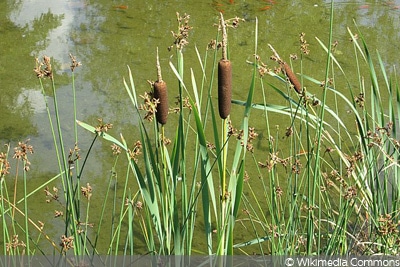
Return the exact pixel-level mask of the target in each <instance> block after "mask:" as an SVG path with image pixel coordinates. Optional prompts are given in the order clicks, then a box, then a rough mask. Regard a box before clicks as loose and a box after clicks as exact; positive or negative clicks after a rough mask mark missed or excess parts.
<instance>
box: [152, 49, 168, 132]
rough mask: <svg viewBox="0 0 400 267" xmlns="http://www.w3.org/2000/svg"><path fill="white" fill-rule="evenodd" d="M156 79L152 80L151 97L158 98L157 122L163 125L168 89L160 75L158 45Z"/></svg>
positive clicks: (166, 109)
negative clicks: (152, 92) (152, 89)
mask: <svg viewBox="0 0 400 267" xmlns="http://www.w3.org/2000/svg"><path fill="white" fill-rule="evenodd" d="M156 67H157V81H156V82H154V86H153V87H154V95H153V98H155V99H158V101H159V103H158V104H157V110H156V119H157V122H158V123H160V124H162V125H164V124H166V123H167V119H168V90H167V84H166V83H165V82H164V81H163V79H162V76H161V67H160V60H159V57H158V47H157V65H156Z"/></svg>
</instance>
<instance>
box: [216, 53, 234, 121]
mask: <svg viewBox="0 0 400 267" xmlns="http://www.w3.org/2000/svg"><path fill="white" fill-rule="evenodd" d="M231 98H232V66H231V62H230V61H229V60H227V59H221V60H220V61H219V62H218V108H219V116H220V117H221V118H222V119H226V118H227V117H228V116H229V113H230V112H231Z"/></svg>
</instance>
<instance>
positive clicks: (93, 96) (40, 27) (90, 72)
mask: <svg viewBox="0 0 400 267" xmlns="http://www.w3.org/2000/svg"><path fill="white" fill-rule="evenodd" d="M287 2H288V3H287ZM328 2H329V1H317V0H315V1H278V0H277V1H265V0H251V1H245V0H235V1H233V0H231V1H228V0H208V1H153V0H151V1H132V0H130V1H129V0H127V1H125V2H122V1H106V0H99V1H90V0H69V1H62V0H53V1H46V0H19V1H15V0H4V1H1V2H0V37H1V38H0V39H1V41H0V44H1V46H0V94H1V98H0V140H1V143H2V144H6V143H8V142H10V146H11V148H13V147H14V146H15V145H16V144H17V142H18V141H19V140H25V139H28V138H30V144H32V145H33V146H34V149H35V153H34V154H33V155H31V156H30V160H31V162H32V166H31V171H30V172H29V177H30V186H31V188H32V189H34V188H36V187H37V186H38V185H40V184H42V183H43V182H44V181H46V180H48V179H49V178H51V177H53V176H54V175H55V174H56V173H57V162H56V159H55V155H54V148H53V143H52V136H51V132H50V130H49V129H50V128H49V122H48V119H47V114H46V112H45V104H44V101H43V96H42V94H41V92H40V86H39V83H38V80H37V78H36V76H35V74H34V72H33V71H32V70H33V68H34V66H35V61H34V58H35V57H42V56H43V55H48V56H51V57H52V58H53V65H54V69H55V71H56V76H55V81H56V86H57V94H58V98H59V100H61V101H60V106H59V108H60V110H61V115H62V122H63V127H64V128H63V129H62V130H63V133H64V138H65V142H66V146H67V148H68V149H69V148H73V144H74V141H73V114H72V88H71V79H70V77H71V73H70V71H69V64H70V60H69V53H72V54H73V55H74V56H76V58H77V59H78V61H80V62H82V64H83V65H82V66H81V67H79V68H78V69H77V70H76V73H75V81H76V88H77V100H78V101H77V105H78V110H77V111H78V119H80V120H82V121H85V122H88V123H91V124H96V123H97V118H103V120H104V121H105V122H111V123H113V124H114V129H113V130H112V132H111V133H112V134H114V135H116V134H118V133H120V132H122V133H124V135H125V136H128V138H129V137H131V136H134V135H135V132H134V131H135V127H132V126H135V123H136V122H137V121H136V119H135V118H134V117H133V116H132V115H131V114H132V108H131V107H130V101H129V100H128V98H127V95H126V92H125V90H124V88H123V83H122V77H127V67H126V66H127V65H129V66H130V67H131V69H132V72H133V75H134V78H135V83H136V86H137V88H138V90H139V91H141V92H145V91H147V90H148V89H149V86H148V84H147V82H146V80H155V79H156V73H155V67H154V64H155V63H154V62H155V51H156V48H157V47H159V49H160V59H161V65H162V68H163V78H164V80H166V81H167V83H169V84H170V85H174V84H177V82H176V79H175V78H174V75H173V74H172V72H171V70H170V69H169V67H168V63H169V58H170V56H172V55H173V54H174V53H172V52H169V51H168V49H167V48H168V46H170V45H171V44H172V42H173V37H172V35H171V31H176V29H177V23H176V15H175V13H176V12H180V13H182V14H183V13H187V14H190V15H191V20H190V24H191V26H193V30H192V32H191V34H190V37H189V42H190V44H189V45H188V46H187V48H186V49H185V51H184V55H185V64H186V69H185V71H186V73H189V68H190V67H191V68H193V69H194V71H195V73H200V72H199V64H198V61H197V56H196V52H195V49H194V47H195V46H197V48H198V49H199V51H200V53H201V54H202V55H204V53H205V49H206V47H207V44H208V43H209V42H210V40H212V39H215V37H216V27H215V26H214V24H215V23H217V22H218V12H219V11H221V12H223V13H224V16H225V18H231V17H235V16H238V17H241V18H244V19H245V20H246V22H245V23H242V24H241V25H240V27H239V28H238V29H236V30H232V31H230V36H229V38H230V39H229V41H230V53H231V54H230V57H231V60H232V62H233V64H234V74H233V75H234V88H235V89H234V92H233V98H235V99H240V100H244V99H245V97H246V93H247V89H248V86H249V84H250V77H251V68H250V67H249V66H248V64H247V63H246V60H251V59H252V56H253V53H254V28H255V24H254V23H255V18H256V17H257V18H258V21H259V51H258V54H259V55H260V57H261V58H262V59H263V60H264V61H268V58H269V56H270V55H271V52H270V50H269V49H268V47H267V44H268V43H270V44H272V45H273V46H274V47H275V48H276V49H277V50H278V52H279V53H280V55H281V56H282V57H283V58H284V59H285V60H289V55H290V54H293V53H297V54H299V40H298V39H299V38H298V36H299V33H301V32H304V33H306V38H307V40H308V42H309V44H310V50H311V53H310V55H309V56H307V57H306V58H305V59H306V62H307V64H306V69H304V70H303V71H304V73H305V74H307V75H310V76H313V77H316V78H317V77H320V78H321V80H322V77H323V73H324V64H325V57H324V56H323V51H322V49H321V48H320V46H319V45H318V43H317V42H316V40H315V39H314V37H315V36H317V37H318V38H320V39H321V40H323V41H324V42H327V38H328V29H329V14H330V9H329V8H330V4H329V3H328ZM399 6H400V1H337V3H336V4H335V11H334V12H335V19H334V21H335V26H334V38H335V40H337V41H338V47H337V54H336V56H337V58H338V60H339V61H340V63H341V64H342V65H343V66H344V67H347V68H352V65H351V64H353V62H354V61H353V60H350V59H349V57H348V54H349V53H352V51H351V49H352V47H351V46H349V45H348V43H349V35H348V34H347V27H350V28H352V29H353V31H355V27H354V23H353V20H354V21H355V22H356V23H357V24H358V25H359V27H360V29H361V30H362V32H363V33H364V37H365V38H366V40H367V41H368V45H369V47H370V48H371V49H375V48H376V49H379V50H380V51H381V56H382V59H383V61H384V62H385V63H386V65H387V67H388V69H389V68H390V67H391V66H392V65H396V67H397V68H398V67H399V59H400V56H399V54H398V51H399V44H400V42H399V41H400V35H399V33H400V32H399V31H398V29H399V26H400V22H399V15H400V10H399V9H398V8H399ZM210 61H211V57H210ZM308 62H309V63H308ZM294 66H295V67H299V63H297V62H295V63H294ZM187 77H188V75H187ZM306 86H307V84H306ZM45 87H46V90H48V92H49V94H50V85H49V83H48V81H47V83H46V85H45ZM170 87H171V86H170ZM318 90H319V88H317V87H315V86H314V87H313V86H311V85H309V88H308V91H311V92H312V91H315V93H316V94H318V92H319V91H318ZM176 94H177V92H176ZM170 95H171V96H173V95H174V94H173V93H170ZM215 95H216V93H215ZM260 97H261V94H258V93H257V94H256V96H255V102H261V100H259V99H260ZM258 100H259V101H258ZM48 101H49V103H50V108H52V99H51V97H48ZM267 101H268V102H269V103H275V104H279V103H282V101H283V100H282V98H280V97H279V96H277V95H274V94H273V93H271V94H269V95H268V100H267ZM171 102H172V100H171ZM235 110H237V111H238V112H239V111H240V114H241V109H240V108H239V107H234V109H233V116H232V117H233V121H234V123H236V124H237V125H239V123H240V121H237V120H236V121H235V118H236V117H235V115H234V114H235ZM254 124H255V125H253V126H254V127H256V130H257V131H258V133H260V134H261V135H262V133H263V132H264V131H265V129H263V128H262V126H261V125H257V122H254ZM273 124H277V125H280V124H281V121H280V120H279V119H277V120H276V121H275V122H273ZM280 126H281V128H282V131H283V130H284V129H285V128H286V127H287V125H280ZM132 131H133V132H132ZM173 131H174V129H171V130H170V132H168V130H167V135H168V133H170V134H172V133H173ZM79 135H80V143H79V146H80V148H81V149H82V154H84V153H85V152H86V151H87V149H88V147H89V144H90V141H91V138H92V136H90V134H89V133H88V132H85V131H84V130H82V129H79ZM131 138H132V137H131ZM193 145H194V144H193ZM259 147H260V148H262V147H263V141H262V139H260V141H259ZM4 150H5V148H3V151H4ZM11 153H12V149H11ZM12 163H15V162H12ZM14 166H15V165H14ZM111 166H112V156H111V153H110V144H109V143H107V142H98V143H97V145H96V146H95V148H94V151H93V152H92V153H91V156H90V158H89V161H88V163H87V167H86V172H85V175H84V176H85V181H83V182H84V183H86V182H90V183H91V184H92V186H93V190H94V192H103V188H104V186H105V183H106V182H105V181H107V180H106V179H108V177H109V172H110V170H111ZM99 195H100V196H101V193H100V194H99ZM94 197H95V196H94ZM99 199H100V197H99ZM121 201H122V200H121ZM93 203H94V204H93V205H92V206H91V209H92V210H93V211H94V212H96V211H97V210H100V208H101V207H100V204H96V201H94V202H93ZM98 203H100V202H98ZM30 207H31V208H32V216H33V217H36V216H37V219H38V220H44V217H52V216H53V215H52V214H53V212H54V209H56V208H57V206H56V205H54V204H46V203H45V196H44V194H42V192H39V193H38V194H37V196H35V197H32V201H31V202H30ZM59 208H60V207H59ZM46 227H48V228H47V229H48V230H47V232H53V233H54V235H55V236H59V235H61V233H62V231H63V229H59V227H58V223H57V222H54V220H50V221H49V222H48V223H47V226H46ZM242 238H243V239H245V237H242Z"/></svg>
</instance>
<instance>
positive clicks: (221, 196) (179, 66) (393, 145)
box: [0, 2, 400, 264]
mask: <svg viewBox="0 0 400 267" xmlns="http://www.w3.org/2000/svg"><path fill="white" fill-rule="evenodd" d="M333 12H334V9H333V2H332V6H331V21H330V22H331V25H330V29H329V38H328V40H327V41H322V40H320V39H319V38H316V42H317V43H318V44H319V48H318V47H314V49H322V50H323V51H324V52H325V58H324V60H325V62H326V66H325V69H324V70H323V73H317V74H315V75H316V76H318V75H319V76H320V77H316V76H313V77H311V76H310V75H308V74H307V64H313V63H310V62H311V61H306V60H304V56H305V55H307V56H310V55H312V52H313V51H310V49H309V47H308V43H307V41H306V36H305V34H304V33H301V34H300V38H299V39H300V40H299V46H300V47H299V51H300V56H298V57H297V56H291V59H290V61H286V60H284V59H283V58H284V56H283V53H287V51H280V52H281V55H279V54H278V52H277V51H278V50H279V46H276V45H275V44H274V46H273V45H272V44H270V45H268V47H269V48H270V49H271V52H272V56H268V55H259V54H258V53H259V52H258V46H259V44H258V22H257V20H256V22H255V37H254V51H249V54H251V55H253V57H254V60H252V61H249V62H248V63H249V66H250V67H249V69H248V71H249V72H250V74H251V80H250V81H249V88H248V91H247V97H246V98H245V99H231V98H232V88H231V86H232V82H233V81H232V72H234V71H235V70H234V69H233V68H232V66H231V62H230V61H229V60H228V55H227V49H226V48H227V32H226V28H225V27H228V25H231V26H233V25H234V26H233V27H237V25H238V23H239V21H241V20H240V19H239V18H233V19H228V20H224V18H223V16H222V14H221V15H220V19H219V23H218V24H219V27H218V30H217V33H216V40H214V41H213V42H211V43H210V45H209V46H208V49H206V51H205V54H204V55H203V57H202V55H201V52H200V51H199V50H198V48H197V47H194V48H193V47H191V46H188V44H189V37H190V30H191V26H190V24H189V22H190V20H189V19H190V16H189V15H187V14H184V15H180V14H177V22H178V31H177V32H172V36H173V39H174V40H173V45H172V46H171V47H170V51H171V53H175V57H171V60H170V61H169V64H168V66H169V68H170V69H171V70H172V74H173V75H172V77H162V76H161V66H160V60H159V56H158V52H157V55H156V58H157V60H156V69H157V80H156V81H155V82H150V84H151V90H152V91H151V92H143V90H140V89H139V87H136V86H135V83H134V79H133V76H134V75H133V73H132V72H131V70H130V68H129V67H128V79H127V80H125V79H124V80H123V84H124V88H125V90H126V93H127V95H128V96H129V98H130V100H131V103H132V107H133V109H134V114H129V116H132V117H133V116H136V117H138V118H139V120H138V121H139V122H138V125H137V127H133V126H132V128H134V130H135V131H134V130H132V132H128V133H123V134H121V135H120V136H113V135H112V133H110V130H111V129H112V127H113V125H112V124H111V123H109V122H104V121H103V120H102V119H98V123H97V125H90V124H89V123H85V122H82V121H79V120H77V119H79V118H77V112H76V110H77V109H78V107H77V103H76V101H75V82H74V75H73V73H74V71H75V69H76V68H77V67H79V66H80V65H81V64H80V62H78V61H77V60H76V58H75V57H74V56H72V55H70V59H71V71H72V90H73V97H74V107H73V110H72V111H71V112H73V113H74V120H75V121H76V124H75V121H74V122H70V123H74V135H75V139H74V142H75V143H74V144H70V145H71V148H70V149H69V150H66V149H65V148H66V147H67V146H66V144H65V142H64V139H63V132H62V129H63V127H62V125H61V122H62V120H61V119H60V116H61V114H62V112H61V110H60V109H59V106H58V99H57V91H56V87H55V83H54V80H55V79H56V78H57V76H56V75H55V74H54V72H53V71H54V70H53V67H52V64H51V58H50V57H47V56H45V57H43V59H42V60H39V59H36V67H35V68H34V72H35V74H36V75H37V77H38V78H39V84H40V86H41V88H42V89H43V95H44V96H46V92H45V90H44V84H43V83H44V82H49V83H50V86H51V88H52V92H51V95H52V99H53V101H54V104H53V107H54V110H50V108H49V105H47V99H48V98H47V97H44V101H45V102H46V107H47V115H48V118H49V123H50V129H51V131H52V136H53V143H54V149H55V154H56V157H57V160H58V161H57V162H58V168H59V174H58V175H56V176H54V177H52V178H51V179H49V181H47V182H45V183H43V184H42V185H40V186H38V188H37V189H36V190H34V191H33V192H28V191H27V189H26V182H27V174H28V173H29V172H28V171H29V168H30V162H29V160H28V155H29V154H30V153H32V152H33V147H32V146H31V145H29V144H28V142H20V143H19V145H18V147H16V148H15V150H14V155H13V158H14V159H16V160H17V161H16V166H15V169H16V170H22V173H23V181H24V188H23V194H24V196H23V197H22V198H18V194H17V193H18V192H17V191H18V190H17V187H18V176H19V172H18V171H17V173H16V174H15V178H14V179H13V184H12V186H9V185H8V184H7V183H8V181H7V178H8V176H9V175H10V169H11V167H12V161H10V160H9V158H10V157H11V155H10V147H9V146H6V151H3V152H0V193H1V199H0V200H1V201H0V216H1V228H2V237H3V240H4V244H3V253H4V254H8V255H21V254H26V255H32V254H40V253H42V254H46V253H48V248H44V247H41V246H42V244H43V243H41V241H43V240H44V241H45V244H46V245H48V246H50V248H51V250H52V253H53V254H54V253H57V254H60V255H72V254H73V255H90V256H93V255H97V254H100V255H101V254H107V255H121V254H123V255H133V254H138V253H142V254H145V253H148V254H152V255H171V254H174V255H191V254H200V253H201V254H208V255H214V254H215V255H233V254H250V253H253V252H255V253H257V254H260V255H264V254H272V255H314V254H326V255H337V254H340V255H346V254H375V253H385V254H398V253H399V248H398V244H399V241H400V239H399V236H398V225H399V223H398V221H399V212H398V210H399V203H400V202H399V199H400V197H399V191H400V190H399V189H400V188H399V184H400V181H399V177H400V168H399V159H400V158H399V157H400V156H399V155H400V153H399V150H400V141H399V136H398V121H399V117H400V90H399V85H398V81H397V77H396V75H395V73H396V72H395V71H394V72H393V76H389V75H388V73H389V72H388V70H387V69H386V66H385V64H384V62H383V61H382V58H381V56H380V54H379V53H378V52H377V53H376V54H373V53H371V51H370V49H369V47H368V46H367V40H365V39H364V38H363V36H362V32H361V31H360V30H359V29H358V27H357V25H356V24H355V28H356V31H357V34H354V33H353V32H352V30H351V29H350V28H348V34H349V36H350V39H351V41H349V42H348V44H347V45H348V46H349V47H350V48H351V49H352V51H353V58H354V63H355V64H354V65H355V67H353V68H351V69H346V68H345V67H344V66H342V65H341V64H340V61H339V60H338V59H337V58H336V55H335V54H334V53H333V50H332V49H334V48H335V47H336V46H337V44H336V45H334V42H332V40H333V33H332V32H333V31H332V28H333V15H334V13H333ZM229 23H232V24H229ZM221 31H222V34H221ZM231 33H234V32H230V34H231ZM221 35H222V46H221V47H222V49H223V51H222V54H223V56H222V59H221V60H218V59H217V58H218V57H219V51H218V49H217V48H218V43H219V41H218V40H219V39H220V38H221ZM263 45H265V44H263ZM184 47H186V48H187V49H194V50H195V52H196V54H197V56H198V58H199V62H198V63H199V65H200V69H201V72H200V73H196V72H195V71H194V70H193V69H192V68H190V73H189V74H190V75H188V77H187V76H184V70H185V66H184V49H183V48H184ZM266 47H267V45H266ZM274 47H276V48H277V49H275V48H274ZM234 52H235V51H232V50H231V51H230V53H234ZM209 53H211V54H212V55H211V56H212V62H211V67H210V68H211V72H210V74H209V76H206V69H207V66H208V64H209V56H210V55H209ZM265 57H268V58H270V59H271V61H270V62H268V63H267V62H263V61H262V60H261V58H265ZM172 58H176V61H173V60H172ZM296 60H298V61H297V62H296ZM268 64H272V65H273V66H275V68H274V70H272V69H273V67H268ZM298 66H300V67H299V68H298ZM215 71H217V74H216V75H215ZM338 73H340V75H338ZM313 75H314V74H313ZM214 76H216V77H214ZM198 77H201V84H199V83H198V82H197V81H196V78H198ZM47 78H48V79H47ZM215 78H217V82H218V84H217V88H215V86H214V79H215ZM164 79H165V80H169V79H171V80H172V79H176V80H178V85H177V88H173V90H175V91H177V92H178V97H177V102H176V105H175V106H173V105H171V103H170V102H169V100H168V92H167V85H166V81H164ZM169 84H171V83H169ZM307 84H310V85H317V86H314V87H312V86H309V88H307V86H305V85H307ZM355 85H356V86H355ZM293 88H294V90H293ZM316 88H320V89H321V90H320V91H314V90H316ZM338 88H341V90H339V89H338ZM343 88H346V89H347V92H344V91H343ZM169 90H170V92H171V87H169ZM215 90H218V101H216V100H215V99H214V97H213V95H215V92H214V91H215ZM256 93H260V95H261V97H260V98H257V99H262V100H260V101H259V102H258V103H255V102H254V95H255V94H256ZM269 94H278V95H279V96H281V97H282V100H283V101H282V103H284V104H281V105H278V104H276V103H270V102H269V99H268V97H267V96H268V95H269ZM138 96H139V97H138ZM140 101H142V102H140ZM216 102H217V103H218V112H219V118H218V114H217V107H216V104H217V103H216ZM232 104H233V105H232ZM343 106H346V107H347V109H348V110H347V111H344V110H343ZM239 107H244V109H243V114H242V115H241V116H240V126H239V128H238V129H236V128H235V127H234V126H233V124H234V122H232V120H231V119H230V117H231V115H232V114H233V113H232V111H231V109H235V108H239ZM237 110H240V109H235V112H236V111H237ZM254 113H255V114H254ZM235 115H236V114H235ZM344 116H347V117H350V116H351V118H352V119H351V120H350V121H351V123H350V124H349V123H348V121H349V120H345V119H344ZM254 117H256V118H257V120H260V119H259V118H263V120H264V122H263V123H264V133H263V134H264V136H263V137H261V130H260V129H255V128H254V127H252V126H251V124H252V120H253V118H254ZM154 118H155V119H154ZM167 118H168V124H167ZM276 118H278V119H279V120H280V121H281V122H282V123H286V124H287V127H286V128H284V129H279V128H277V127H276V126H275V125H274V122H273V120H274V119H276ZM53 122H54V125H53ZM77 126H81V127H83V128H85V129H86V130H88V131H89V132H90V133H92V135H93V137H92V142H91V143H90V145H89V147H88V148H87V149H86V152H85V153H84V154H82V152H81V148H80V144H79V139H78V133H77ZM136 131H137V132H138V136H134V138H136V137H137V138H138V139H135V140H132V139H131V138H129V139H126V138H125V136H128V135H129V136H132V135H133V132H136ZM168 136H172V137H170V139H169V138H168ZM100 139H104V140H106V141H109V142H110V146H111V152H112V153H113V155H114V160H115V161H114V163H113V169H112V171H111V172H110V174H109V177H108V180H107V183H106V186H105V187H106V189H105V195H104V196H102V203H101V205H102V208H101V212H100V214H97V215H94V214H93V213H92V209H91V205H92V204H93V202H92V201H93V198H94V197H95V196H96V192H95V189H94V188H95V187H94V184H92V183H86V184H81V179H82V178H83V177H84V174H85V173H84V170H85V166H86V163H87V160H88V158H89V157H90V155H91V153H92V149H93V147H94V146H96V144H97V142H98V141H99V140H100ZM188 140H194V141H193V143H194V144H195V145H194V146H190V142H189V141H188ZM255 140H257V141H259V142H261V143H262V146H260V147H259V146H255V145H254V141H255ZM229 145H230V146H229ZM121 156H122V157H121ZM20 164H22V167H21V166H20ZM99 164H101V163H99ZM229 164H230V167H229ZM121 166H122V168H126V169H123V170H122V172H124V171H125V172H124V173H123V175H122V177H123V178H122V180H121V178H120V176H118V175H117V172H118V173H121V169H122V168H121ZM56 182H58V183H60V184H61V185H62V188H57V187H56V186H52V185H53V183H56ZM117 185H118V186H121V187H122V190H121V191H117V190H114V191H113V190H112V189H113V188H114V187H117ZM256 187H257V188H262V189H263V190H262V194H260V193H256V191H255V190H254V189H255V188H256ZM10 188H11V190H13V191H12V192H11V191H10ZM39 191H43V192H44V193H45V197H46V200H47V202H49V203H56V204H57V207H58V209H57V210H55V212H54V217H55V218H54V220H59V221H60V223H62V225H63V234H62V235H61V236H57V237H54V236H49V235H48V234H47V233H46V227H45V224H41V223H37V222H34V221H33V220H32V218H31V217H30V212H29V199H30V198H31V197H33V196H35V193H37V192H39ZM258 192H259V191H258ZM119 194H120V195H119ZM121 200H122V201H121ZM198 215H202V216H198ZM199 218H200V219H199ZM95 219H96V220H95ZM107 220H109V221H111V223H110V225H107V226H105V221H107ZM106 227H107V229H106ZM108 227H110V228H108ZM238 229H240V231H236V230H238ZM234 230H235V231H234ZM33 231H35V232H36V233H38V235H37V238H35V239H34V238H32V237H31V236H32V235H31V233H32V232H33ZM239 232H240V233H242V234H243V235H242V236H241V237H240V241H238V239H237V234H235V233H239ZM21 233H22V234H21ZM138 235H140V236H141V238H142V240H143V243H144V246H145V248H143V247H140V245H142V244H138V243H136V241H135V237H136V236H138ZM199 236H200V237H199ZM194 238H202V239H204V240H205V244H204V245H198V244H196V243H194V242H195V241H194ZM100 240H102V242H103V244H100ZM104 240H106V241H104ZM104 243H106V244H105V245H104ZM100 247H101V249H102V250H100ZM220 263H222V264H224V263H223V262H220ZM182 264H184V263H182Z"/></svg>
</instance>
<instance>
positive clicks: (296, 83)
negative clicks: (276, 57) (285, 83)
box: [281, 62, 302, 94]
mask: <svg viewBox="0 0 400 267" xmlns="http://www.w3.org/2000/svg"><path fill="white" fill-rule="evenodd" d="M281 65H282V67H283V70H284V71H285V75H286V76H287V77H288V79H289V81H290V83H291V84H292V85H293V88H294V90H296V92H297V93H298V94H301V91H302V88H301V84H300V81H299V80H298V79H297V77H296V74H294V73H293V71H292V69H291V68H290V66H289V65H288V64H287V63H286V62H282V63H281Z"/></svg>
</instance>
